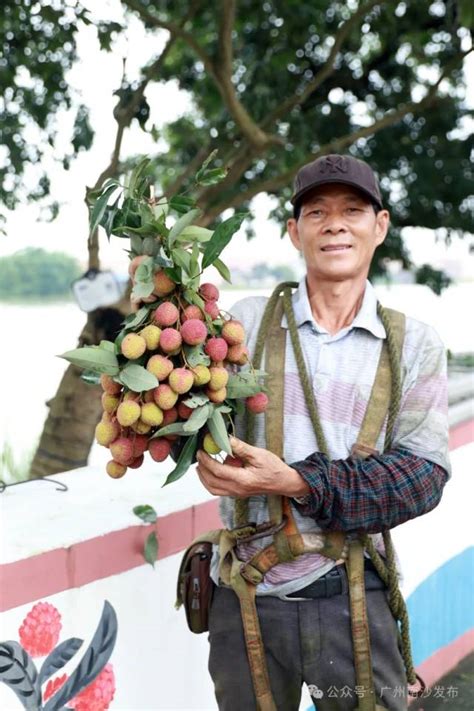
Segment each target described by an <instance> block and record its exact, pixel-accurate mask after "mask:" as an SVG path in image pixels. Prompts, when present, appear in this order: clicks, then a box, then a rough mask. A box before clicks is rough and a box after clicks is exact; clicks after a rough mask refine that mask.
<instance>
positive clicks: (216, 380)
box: [209, 366, 229, 390]
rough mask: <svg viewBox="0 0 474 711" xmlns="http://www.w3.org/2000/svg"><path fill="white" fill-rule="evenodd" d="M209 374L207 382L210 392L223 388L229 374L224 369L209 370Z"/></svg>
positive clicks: (214, 368)
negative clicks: (209, 377)
mask: <svg viewBox="0 0 474 711" xmlns="http://www.w3.org/2000/svg"><path fill="white" fill-rule="evenodd" d="M209 372H210V374H211V379H210V380H209V387H210V388H211V390H220V389H221V388H225V386H226V385H227V381H228V380H229V373H228V372H227V370H226V369H225V368H217V367H215V366H214V367H213V368H209Z"/></svg>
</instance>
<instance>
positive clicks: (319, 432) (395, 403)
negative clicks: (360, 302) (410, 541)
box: [235, 282, 417, 685]
mask: <svg viewBox="0 0 474 711" xmlns="http://www.w3.org/2000/svg"><path fill="white" fill-rule="evenodd" d="M297 286H298V284H297V283H295V282H283V283H282V284H279V285H278V287H277V289H275V291H274V292H273V294H272V295H271V297H270V299H269V300H268V302H267V305H266V307H265V311H264V314H263V317H262V321H261V326H260V331H259V334H258V338H257V343H256V347H255V354H254V357H253V364H254V367H255V368H259V367H260V364H261V361H262V356H263V350H264V347H265V341H266V338H267V334H268V330H269V328H270V324H271V321H272V317H273V313H274V310H275V307H276V304H277V302H278V299H279V298H280V294H281V292H283V308H284V313H285V316H286V319H287V322H288V329H289V332H290V338H291V343H292V347H293V351H294V355H295V361H296V364H297V367H298V373H299V375H300V379H301V385H302V388H303V392H304V396H305V400H306V405H307V407H308V412H309V416H310V419H311V423H312V425H313V429H314V433H315V436H316V441H317V444H318V449H319V451H320V452H321V453H323V454H325V455H326V456H329V450H328V446H327V442H326V438H325V436H324V432H323V429H322V426H321V420H320V417H319V413H318V409H317V404H316V400H315V397H314V393H313V388H312V385H311V381H310V378H309V374H308V370H307V368H306V363H305V360H304V355H303V351H302V348H301V343H300V339H299V335H298V328H297V325H296V320H295V315H294V311H293V303H292V298H291V289H292V288H296V287H297ZM377 313H378V315H379V317H380V319H381V321H382V323H383V325H384V328H385V331H386V335H387V346H388V353H389V360H390V370H391V375H392V379H391V393H390V404H389V410H388V416H387V425H386V433H385V442H384V451H386V450H388V449H390V447H391V444H392V437H393V429H394V425H395V421H396V418H397V415H398V410H399V407H400V400H401V395H402V381H401V373H400V353H399V352H398V347H397V345H396V343H395V338H394V334H393V331H392V326H391V321H390V318H389V317H388V316H387V314H386V312H385V309H384V308H383V306H382V305H381V304H380V303H379V304H378V305H377ZM246 441H247V442H248V443H249V444H254V442H255V415H252V414H251V413H247V422H246ZM247 522H248V499H246V498H237V499H236V500H235V525H236V526H243V525H245V524H246V523H247ZM382 536H383V541H384V546H385V553H386V562H385V561H384V560H383V558H382V557H381V556H380V554H379V553H378V551H377V549H376V548H375V545H374V543H373V541H372V539H371V537H370V536H369V535H367V534H363V535H361V536H360V539H361V541H362V543H363V545H364V546H365V548H366V550H367V552H368V553H369V555H370V558H371V560H372V562H373V563H374V566H375V568H376V570H377V572H378V574H379V575H380V577H381V578H382V580H383V581H384V582H385V583H386V585H387V586H388V593H389V606H390V609H391V611H392V614H393V616H394V618H395V619H396V620H397V621H398V622H400V638H401V653H402V657H403V662H404V665H405V670H406V675H407V680H408V683H409V684H411V685H413V684H415V683H416V680H417V676H416V673H415V668H414V664H413V657H412V653H411V644H410V629H409V619H408V612H407V608H406V605H405V601H404V599H403V596H402V594H401V592H400V589H399V586H398V576H397V568H396V561H395V551H394V547H393V542H392V537H391V535H390V530H389V529H387V530H384V531H383V533H382Z"/></svg>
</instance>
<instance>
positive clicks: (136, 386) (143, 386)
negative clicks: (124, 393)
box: [118, 363, 159, 393]
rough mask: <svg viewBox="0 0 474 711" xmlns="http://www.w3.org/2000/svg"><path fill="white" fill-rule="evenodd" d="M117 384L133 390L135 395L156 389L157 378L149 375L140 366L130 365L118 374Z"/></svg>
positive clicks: (151, 374)
mask: <svg viewBox="0 0 474 711" xmlns="http://www.w3.org/2000/svg"><path fill="white" fill-rule="evenodd" d="M118 380H119V382H121V383H122V385H125V387H127V388H129V389H130V390H133V392H135V393H140V392H143V391H144V390H151V389H152V388H156V387H158V384H159V383H158V378H157V377H156V375H153V373H150V372H149V371H148V370H147V369H146V368H144V367H143V366H142V365H137V364H136V363H130V364H129V365H126V366H125V368H124V369H123V370H122V371H121V372H120V375H119V377H118Z"/></svg>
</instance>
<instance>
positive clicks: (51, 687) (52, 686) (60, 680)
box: [43, 674, 67, 702]
mask: <svg viewBox="0 0 474 711" xmlns="http://www.w3.org/2000/svg"><path fill="white" fill-rule="evenodd" d="M66 681H67V674H63V675H62V676H57V677H56V678H55V679H49V681H48V683H47V684H46V688H45V690H44V693H43V701H45V702H46V701H47V700H48V699H50V698H51V696H54V694H55V693H56V692H57V690H58V689H60V688H61V686H62V685H63V684H65V683H66Z"/></svg>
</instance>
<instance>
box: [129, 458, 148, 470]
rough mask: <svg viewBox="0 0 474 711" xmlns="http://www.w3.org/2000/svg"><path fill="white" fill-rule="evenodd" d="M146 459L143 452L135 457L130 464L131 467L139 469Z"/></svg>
mask: <svg viewBox="0 0 474 711" xmlns="http://www.w3.org/2000/svg"><path fill="white" fill-rule="evenodd" d="M144 459H145V456H144V455H143V454H140V456H139V457H135V459H133V460H132V461H131V462H129V464H128V468H129V469H139V468H140V467H141V465H142V464H143V460H144Z"/></svg>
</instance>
